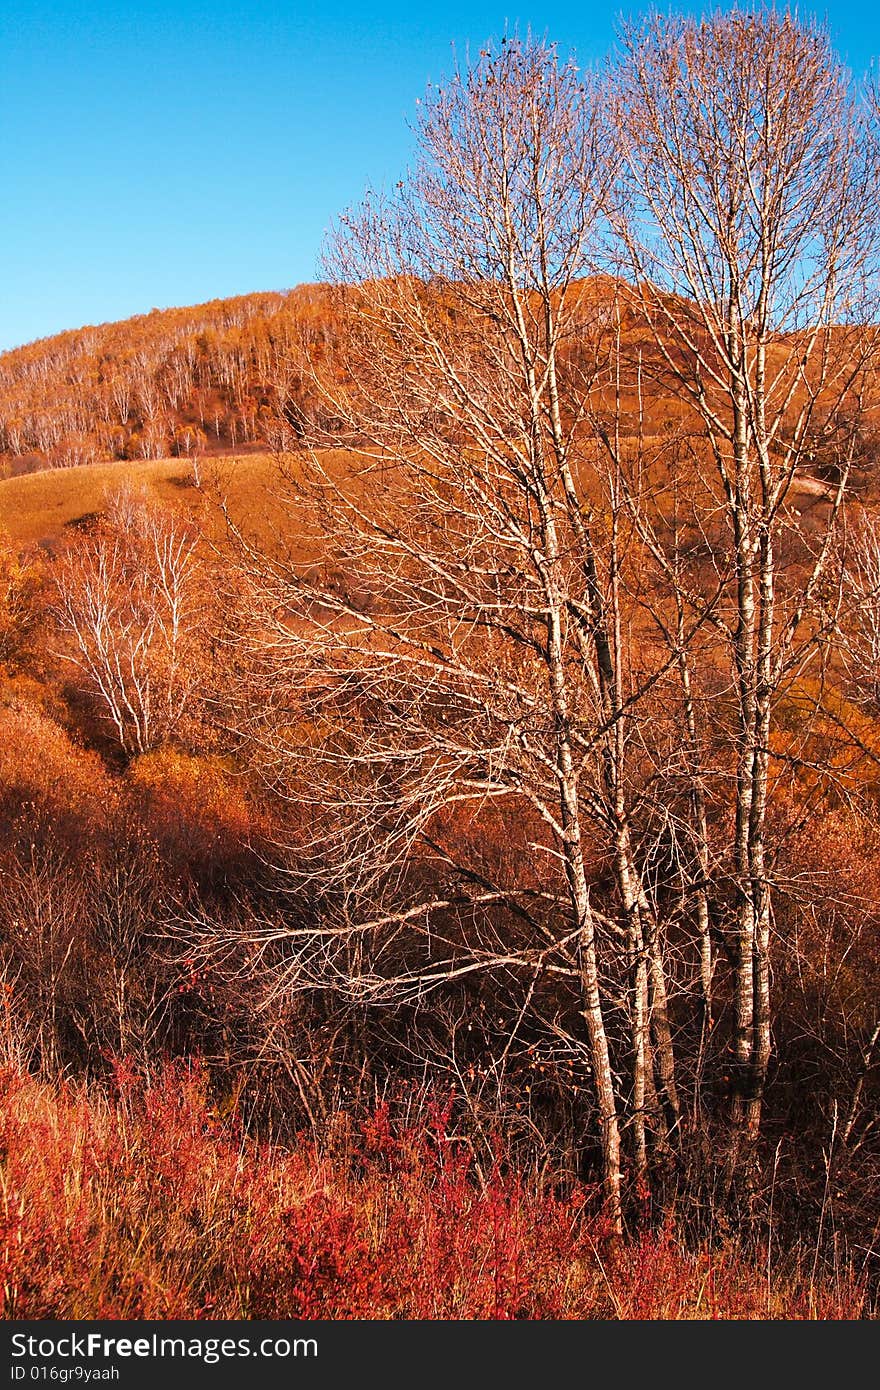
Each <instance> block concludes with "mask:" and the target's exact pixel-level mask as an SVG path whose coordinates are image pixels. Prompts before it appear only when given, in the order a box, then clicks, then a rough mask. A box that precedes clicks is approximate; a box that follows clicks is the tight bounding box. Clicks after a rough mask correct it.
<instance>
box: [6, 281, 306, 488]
mask: <svg viewBox="0 0 880 1390" xmlns="http://www.w3.org/2000/svg"><path fill="white" fill-rule="evenodd" d="M332 337H333V327H332V322H331V320H330V316H329V314H328V312H327V304H326V292H325V290H324V289H323V288H322V287H321V286H320V285H303V286H300V287H299V288H298V289H295V290H291V291H289V292H287V293H267V294H251V295H243V296H240V297H238V298H234V299H218V300H212V301H211V302H209V303H207V304H200V305H195V306H193V307H191V308H181V309H168V310H162V311H160V310H153V311H152V313H149V314H142V315H138V316H136V317H134V318H131V319H126V320H124V321H122V322H119V323H105V324H101V325H98V326H94V327H85V328H80V329H75V330H71V331H69V332H65V333H59V334H57V335H56V336H54V337H51V338H44V339H41V340H39V341H38V342H35V343H30V344H28V345H27V346H24V347H19V348H15V349H13V350H12V351H10V352H6V353H4V354H2V355H0V477H2V476H4V474H5V475H9V474H18V473H25V472H31V471H33V470H35V469H39V468H47V467H49V468H56V467H71V466H76V465H79V464H87V463H95V462H98V461H100V460H106V459H129V460H148V459H159V458H163V457H168V456H170V455H174V456H180V455H189V454H195V453H208V454H211V453H227V452H230V451H241V450H243V449H245V450H246V449H247V448H253V447H255V446H256V445H259V444H260V443H264V442H265V440H266V439H267V437H268V435H269V433H270V431H271V427H272V425H273V424H274V423H276V422H277V421H278V419H279V418H281V419H285V418H286V419H287V421H288V422H289V423H290V425H291V426H292V427H294V428H296V425H297V422H298V421H299V420H301V418H302V415H303V413H304V412H308V411H309V410H311V409H313V408H314V403H313V402H311V401H310V398H309V393H308V388H307V386H306V385H305V384H304V381H303V375H302V368H303V363H304V361H305V360H306V359H307V358H308V359H309V360H312V361H314V360H315V359H316V358H318V357H320V355H321V353H322V352H323V351H324V350H325V348H326V346H327V345H328V343H330V342H331V341H332Z"/></svg>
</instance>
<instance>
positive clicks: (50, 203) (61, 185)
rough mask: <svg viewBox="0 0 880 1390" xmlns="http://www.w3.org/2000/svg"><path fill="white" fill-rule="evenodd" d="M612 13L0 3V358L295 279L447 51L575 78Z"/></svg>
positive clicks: (524, 7) (871, 23)
mask: <svg viewBox="0 0 880 1390" xmlns="http://www.w3.org/2000/svg"><path fill="white" fill-rule="evenodd" d="M645 8H647V6H645V5H636V6H633V7H629V6H624V7H623V10H622V12H623V13H625V14H627V15H630V16H633V15H637V14H638V13H640V12H642V11H643V10H644V9H645ZM676 8H678V7H676ZM681 8H684V9H688V10H694V11H699V9H701V8H703V7H702V6H700V5H690V4H685V5H682V6H681ZM807 8H808V7H805V6H803V5H802V6H801V11H802V13H803V12H806V10H807ZM619 12H620V11H618V10H617V9H616V8H615V7H614V6H613V5H612V6H609V7H607V8H606V7H605V6H593V5H591V4H590V0H574V2H573V3H561V2H560V3H549V4H541V3H540V0H500V2H499V3H496V4H485V3H483V0H472V3H460V0H451V3H441V4H435V3H432V4H425V3H423V2H422V0H411V3H408V4H407V3H405V0H373V3H372V4H365V3H362V4H358V3H355V0H350V2H349V3H347V4H346V3H342V0H325V3H323V4H322V3H318V0H302V3H272V2H271V0H270V3H257V0H253V3H252V4H251V5H246V4H244V3H228V0H215V2H214V3H211V4H209V3H207V2H206V0H204V2H203V3H193V2H192V0H174V2H173V3H171V2H170V0H166V2H165V3H155V4H149V3H145V0H129V3H127V4H126V3H118V2H117V3H106V0H93V2H89V0H81V3H74V2H73V0H56V3H54V4H53V3H45V4H34V3H23V0H2V4H0V200H2V204H0V207H2V210H0V350H2V349H4V348H8V347H12V346H14V345H15V344H18V343H23V342H29V341H31V340H32V339H34V338H38V337H42V336H44V335H46V334H49V333H54V332H57V331H59V330H60V329H62V328H73V327H78V326H80V325H82V324H84V323H98V322H102V321H105V320H108V319H116V318H125V317H127V316H128V315H130V314H134V313H142V312H145V311H147V310H149V309H151V308H153V307H159V308H163V307H166V306H169V305H172V304H192V303H197V302H199V301H201V300H205V299H212V298H215V297H217V296H225V295H231V294H242V293H246V292H247V291H250V290H261V289H282V288H286V287H288V286H291V285H295V284H298V283H300V282H302V281H304V280H310V279H315V278H316V276H317V274H318V256H319V252H320V247H321V243H322V240H323V237H324V234H325V232H326V230H327V228H328V226H329V224H330V222H331V220H332V218H333V216H334V215H335V214H336V213H337V212H339V211H341V209H342V208H344V207H345V206H347V205H348V204H350V203H352V202H355V201H356V200H357V199H358V197H359V196H360V194H361V192H362V191H363V189H364V187H365V186H366V184H368V183H373V184H381V183H383V182H388V181H390V180H393V179H396V177H397V176H398V175H399V173H400V172H401V171H402V170H403V168H404V167H405V165H406V162H407V158H408V154H409V150H410V136H409V133H408V129H407V122H408V121H410V120H411V119H412V118H413V115H414V112H415V100H416V98H417V97H419V96H420V95H421V94H422V93H423V92H424V89H425V86H426V84H427V83H428V82H429V81H431V80H437V79H438V78H440V77H442V75H443V74H444V72H446V71H447V70H448V69H449V67H450V65H451V59H452V45H453V43H454V44H455V47H456V50H457V51H458V52H459V53H460V54H464V52H465V50H466V47H467V45H468V43H469V44H470V46H471V48H472V49H477V48H479V46H480V44H481V43H483V42H484V41H485V39H486V38H487V37H489V36H490V35H499V34H501V33H503V32H504V28H505V24H506V23H507V24H509V25H510V26H511V27H512V26H514V25H515V24H518V25H519V27H520V29H521V30H522V29H524V28H525V27H526V26H527V25H531V27H532V29H533V30H534V31H536V32H538V33H541V34H543V33H545V32H546V33H547V34H548V36H549V37H550V38H551V39H554V40H555V41H556V42H557V43H558V44H559V46H560V49H561V50H562V51H564V52H567V51H569V50H572V49H573V50H574V51H575V52H576V53H577V55H578V57H579V58H580V60H581V61H583V62H584V63H591V62H593V61H595V60H597V59H599V58H601V57H602V55H603V54H604V53H606V52H607V51H608V49H609V48H610V47H611V46H612V44H613V41H614V28H615V18H616V15H617V13H619ZM817 12H818V13H819V15H820V17H822V18H826V19H827V20H828V22H829V24H830V27H831V30H832V34H833V37H834V39H835V41H836V43H837V46H838V49H839V51H840V52H841V54H842V56H843V57H844V58H845V59H846V60H847V61H848V62H849V63H850V65H851V66H852V67H853V68H854V69H855V70H856V71H859V72H861V71H864V69H865V68H866V67H867V66H868V65H869V63H870V62H871V59H872V57H873V55H874V54H875V53H877V52H880V22H878V20H877V18H876V10H875V9H874V6H873V5H868V4H860V3H856V0H850V3H846V4H843V3H839V4H836V5H835V6H834V7H833V8H831V9H825V10H823V9H818V11H817Z"/></svg>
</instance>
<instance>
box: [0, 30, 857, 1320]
mask: <svg viewBox="0 0 880 1390" xmlns="http://www.w3.org/2000/svg"><path fill="white" fill-rule="evenodd" d="M420 110H421V112H422V114H421V117H420V125H419V130H418V152H417V156H416V160H415V163H414V165H413V168H412V169H411V170H410V172H409V173H408V174H407V175H406V177H405V178H404V179H402V180H401V182H400V183H399V184H398V185H397V187H396V188H395V189H393V190H391V191H390V192H388V193H377V192H371V193H369V194H368V195H367V196H366V198H365V200H364V202H363V204H362V205H361V206H359V207H357V208H355V209H352V210H350V211H349V212H347V213H346V214H344V215H343V216H342V217H341V218H340V220H339V224H338V227H337V228H336V231H335V233H334V237H333V239H332V242H331V244H330V246H329V248H328V251H327V256H326V262H325V266H324V273H325V278H324V280H323V281H322V283H321V285H320V286H311V287H303V288H301V289H300V290H294V291H291V292H290V293H289V294H286V295H258V296H248V297H246V298H244V299H240V300H231V301H217V302H216V303H214V304H210V305H203V306H199V307H198V308H195V309H181V310H173V311H167V312H166V313H162V314H159V313H155V314H152V315H148V316H145V317H142V318H138V319H133V320H130V321H128V322H127V323H123V324H117V325H105V326H103V327H101V328H94V329H82V330H78V331H77V332H75V333H70V334H64V335H60V336H59V337H58V338H53V339H48V340H45V341H44V342H42V343H36V344H33V345H30V346H29V347H26V348H21V349H17V350H16V351H15V352H12V353H7V354H5V355H4V356H3V357H0V448H2V449H3V451H4V460H5V467H6V471H7V473H8V474H9V475H10V476H9V477H8V478H7V479H6V481H5V482H4V481H0V522H2V526H3V528H4V529H3V531H2V533H0V711H2V720H0V827H2V844H0V878H2V883H3V893H2V896H0V967H2V985H0V988H2V996H0V1085H2V1087H3V1088H4V1095H5V1103H4V1109H3V1114H2V1117H0V1126H2V1154H3V1157H2V1171H3V1177H4V1188H3V1192H4V1198H3V1201H4V1206H3V1207H2V1208H0V1221H2V1223H3V1224H2V1254H0V1259H2V1261H3V1280H2V1282H0V1287H2V1289H3V1298H4V1299H5V1310H4V1311H5V1314H6V1316H12V1317H30V1318H33V1317H59V1316H60V1317H149V1318H156V1317H158V1318H168V1317H252V1318H253V1317H257V1318H283V1317H318V1318H339V1317H355V1318H364V1317H374V1318H376V1317H383V1318H385V1317H407V1318H416V1317H418V1318H424V1317H432V1318H437V1317H456V1318H461V1317H470V1318H473V1317H491V1318H509V1317H518V1318H563V1317H584V1318H586V1317H600V1318H612V1317H616V1318H644V1317H648V1318H676V1317H710V1318H711V1317H722V1318H735V1317H748V1318H769V1317H772V1318H795V1317H798V1318H801V1317H804V1318H810V1317H820V1318H853V1317H863V1316H874V1315H876V1312H877V1308H878V1288H880V1283H878V1262H880V1124H878V1121H880V1113H878V1100H880V1012H878V999H880V854H878V851H880V842H878V816H877V807H878V797H880V433H878V414H877V412H878V408H880V378H878V366H880V356H878V354H880V323H878V322H877V311H876V306H877V302H878V297H877V291H878V283H880V282H878V275H880V225H878V220H877V205H878V203H877V199H878V193H880V128H878V117H880V109H878V100H877V97H876V93H874V92H871V91H867V92H862V91H860V90H856V89H855V87H854V85H853V83H852V80H851V79H850V77H849V75H848V74H847V73H846V71H845V70H844V69H843V68H842V66H841V64H840V63H839V60H838V59H837V57H836V55H835V53H834V52H833V49H832V48H831V45H830V42H829V39H828V36H827V34H826V32H825V31H824V30H823V29H822V28H821V27H818V26H815V25H813V24H812V23H809V22H806V21H804V20H802V19H800V18H798V17H796V16H793V15H790V14H784V13H780V12H776V11H773V10H761V11H759V12H756V13H751V12H750V13H744V12H741V11H738V10H734V11H732V12H729V13H714V14H711V15H709V16H708V17H707V18H705V19H704V20H701V21H699V22H698V21H694V20H692V19H689V18H685V17H681V16H678V17H675V16H673V17H669V18H660V17H653V18H650V19H648V20H646V21H645V22H644V23H642V24H639V25H635V26H633V27H631V28H629V29H627V30H625V31H624V32H623V34H622V39H621V50H620V53H619V55H618V56H617V57H616V58H615V59H614V60H613V61H609V63H608V64H606V65H605V67H604V68H602V69H601V70H600V71H597V72H596V73H594V74H587V73H585V72H584V71H582V70H580V69H579V68H578V67H577V66H576V65H575V64H574V62H573V61H566V60H564V59H562V58H561V57H560V56H559V55H558V53H557V52H556V50H555V48H554V47H553V46H552V45H551V44H549V43H547V42H544V41H539V40H534V39H532V38H530V37H529V38H526V39H522V40H520V39H516V38H514V37H506V38H505V39H504V40H503V41H501V42H500V43H498V44H495V45H491V44H490V45H487V47H486V48H485V49H484V50H483V51H482V52H481V53H480V55H479V57H478V58H476V59H475V60H474V61H473V62H472V63H470V64H468V65H465V66H462V67H460V68H459V69H457V70H456V71H455V72H454V73H453V74H452V75H451V77H450V78H449V80H448V81H447V82H446V83H445V84H444V85H443V86H442V87H439V88H431V89H429V91H428V94H427V97H426V100H425V102H424V103H423V105H422V107H421V108H420ZM244 446H247V447H246V448H245V447H244ZM243 449H244V455H245V462H246V460H247V458H248V457H251V453H249V451H252V453H253V456H254V457H255V456H256V451H257V450H258V449H259V450H262V451H263V452H271V454H272V456H273V470H272V477H273V482H272V490H271V506H270V505H269V504H268V503H266V504H265V505H264V504H262V503H261V510H262V516H261V520H262V525H261V526H257V525H256V524H255V521H254V516H253V514H252V513H251V514H250V515H248V514H247V512H246V510H242V509H241V506H240V498H241V491H242V484H241V480H240V479H241V477H242V476H243V477H244V478H245V479H246V478H247V476H248V475H247V473H246V472H245V473H244V474H243V475H240V479H239V483H238V484H237V487H238V492H237V493H236V494H235V497H234V498H233V496H232V495H231V494H230V491H229V487H228V482H229V475H228V473H227V472H225V471H224V468H225V463H226V457H227V456H230V455H232V454H234V453H235V452H236V451H239V452H241V451H242V450H243ZM169 453H170V454H173V455H175V456H177V457H179V459H180V465H179V469H175V472H174V475H173V477H172V478H171V479H170V481H169V479H168V478H167V477H165V474H163V475H162V476H163V478H164V479H165V482H164V487H165V491H164V492H163V493H162V496H161V498H160V497H159V495H158V493H157V492H156V491H155V489H154V490H152V491H151V489H150V478H151V476H152V475H151V473H150V469H149V467H147V466H146V464H145V462H144V461H147V462H149V461H150V460H153V459H158V458H159V457H160V456H162V455H167V454H169ZM108 460H114V461H115V462H114V470H118V484H114V485H110V486H108V488H107V490H106V493H105V494H104V496H103V498H102V502H101V506H100V508H99V509H98V510H97V511H95V510H94V509H93V508H89V509H85V510H83V512H82V513H81V514H74V515H73V516H70V515H67V514H65V517H64V519H63V520H61V521H57V520H56V521H53V515H55V514H54V513H53V510H52V497H53V491H52V489H53V485H55V486H58V480H59V479H61V478H63V476H64V472H65V468H66V466H69V465H74V464H75V465H87V466H94V465H97V464H99V463H100V464H102V465H103V464H106V463H107V461H108ZM135 460H137V461H139V465H138V471H137V474H136V475H135V473H134V471H133V467H132V464H133V461H135ZM156 469H157V470H158V469H159V465H158V464H156ZM31 471H34V472H36V471H39V473H40V487H41V491H40V496H41V497H44V498H45V499H46V519H45V531H44V533H43V534H41V536H40V537H39V539H38V540H37V541H35V542H32V543H30V544H29V545H25V544H24V543H23V542H22V541H21V540H20V539H17V537H16V519H15V515H14V514H13V509H12V507H11V505H9V510H8V514H4V512H3V510H2V509H3V508H4V499H11V498H13V497H15V496H20V493H16V492H14V491H13V490H12V489H13V488H14V487H15V486H17V485H18V484H19V483H21V482H22V481H27V480H25V479H22V478H21V477H17V476H13V475H18V474H24V473H28V472H31ZM114 476H116V473H115V471H114ZM156 476H157V477H158V476H159V475H158V472H157V473H156ZM83 477H84V479H85V472H84V473H83ZM135 478H136V480H135ZM83 486H85V481H84V483H83ZM59 515H60V513H59ZM267 522H268V525H267Z"/></svg>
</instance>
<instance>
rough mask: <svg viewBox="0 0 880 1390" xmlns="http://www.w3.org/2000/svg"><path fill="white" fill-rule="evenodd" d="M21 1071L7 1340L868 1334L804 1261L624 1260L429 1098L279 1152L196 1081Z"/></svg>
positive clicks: (3, 1261)
mask: <svg viewBox="0 0 880 1390" xmlns="http://www.w3.org/2000/svg"><path fill="white" fill-rule="evenodd" d="M5 1006H6V1007H7V1008H8V1006H9V1001H8V1000H6V1001H5ZM3 1009H4V1001H0V1015H2V1012H3ZM0 1023H2V1019H0ZM2 1031H3V1030H2V1027H0V1033H2ZM7 1039H8V1035H7ZM13 1052H14V1050H13ZM13 1052H10V1050H8V1049H7V1052H6V1056H7V1065H6V1066H5V1067H4V1066H0V1094H2V1098H3V1105H2V1109H0V1141H2V1154H3V1158H2V1162H0V1301H2V1308H0V1314H2V1315H3V1316H5V1317H7V1318H132V1317H140V1318H192V1317H198V1318H289V1317H294V1318H332V1319H339V1318H371V1319H387V1318H401V1317H403V1318H458V1319H462V1318H467V1319H470V1318H501V1319H506V1318H545V1319H546V1318H552V1319H560V1318H578V1319H580V1318H587V1319H592V1318H603V1319H627V1320H629V1319H645V1318H647V1319H664V1320H669V1319H692V1318H696V1319H713V1318H747V1319H763V1318H776V1319H779V1318H783V1319H788V1318H822V1319H837V1318H853V1317H858V1316H860V1315H863V1314H864V1312H865V1307H864V1297H863V1292H862V1290H861V1289H860V1287H859V1286H858V1284H857V1283H856V1282H854V1281H853V1280H852V1279H851V1278H847V1277H844V1276H842V1275H841V1276H840V1277H838V1278H835V1279H834V1280H833V1281H832V1282H831V1283H827V1282H823V1283H821V1284H819V1283H816V1282H813V1281H811V1279H810V1277H809V1261H808V1260H805V1261H804V1262H803V1263H802V1264H801V1265H800V1266H798V1265H797V1263H794V1264H792V1263H791V1262H789V1265H788V1266H787V1267H786V1269H777V1268H772V1269H771V1268H770V1266H769V1264H765V1263H764V1262H762V1261H759V1260H756V1259H755V1258H751V1259H749V1258H745V1257H744V1255H743V1252H742V1251H741V1250H739V1249H737V1247H736V1246H735V1245H732V1244H731V1245H720V1246H716V1247H715V1248H709V1247H703V1248H700V1249H694V1250H687V1249H685V1248H683V1247H682V1246H681V1245H680V1244H679V1243H678V1241H677V1239H676V1236H675V1233H674V1232H673V1231H672V1230H671V1229H668V1230H664V1229H661V1230H660V1231H659V1232H658V1231H653V1232H649V1233H645V1234H643V1235H641V1236H640V1237H638V1238H634V1239H633V1240H631V1241H630V1242H629V1243H626V1244H623V1245H614V1246H612V1245H609V1244H608V1242H607V1241H606V1240H605V1239H604V1232H603V1226H602V1223H601V1220H600V1219H599V1218H598V1217H597V1216H595V1215H591V1214H590V1211H591V1206H592V1203H593V1201H594V1194H593V1193H592V1192H591V1191H590V1190H589V1189H583V1190H580V1189H575V1190H574V1191H569V1192H567V1193H564V1194H559V1193H555V1192H553V1191H548V1190H542V1188H541V1186H540V1185H539V1184H538V1183H536V1182H534V1181H526V1180H524V1179H523V1178H521V1177H518V1176H517V1175H516V1174H515V1173H511V1172H510V1171H509V1170H507V1169H506V1167H505V1165H503V1164H499V1166H498V1168H497V1170H496V1171H495V1172H490V1173H483V1174H480V1173H478V1172H477V1171H475V1169H474V1165H473V1164H472V1162H471V1159H470V1154H469V1150H468V1148H467V1147H466V1146H465V1145H463V1144H462V1143H461V1142H459V1141H457V1140H456V1139H455V1137H454V1135H451V1134H450V1133H448V1130H447V1126H448V1120H449V1111H448V1109H445V1108H444V1107H441V1106H439V1105H437V1104H436V1103H435V1104H432V1103H431V1102H430V1099H429V1098H428V1097H422V1102H421V1105H420V1106H419V1107H417V1108H416V1111H415V1112H414V1114H415V1115H416V1116H417V1118H414V1119H413V1120H412V1121H411V1122H410V1123H409V1124H407V1125H404V1126H403V1127H402V1128H399V1127H398V1128H396V1127H394V1126H393V1125H392V1124H391V1123H390V1121H389V1115H388V1111H387V1108H386V1107H385V1106H383V1105H380V1106H379V1107H378V1108H377V1110H376V1111H375V1113H374V1114H373V1116H372V1117H371V1118H370V1119H369V1120H367V1121H366V1123H364V1124H362V1125H360V1126H354V1125H352V1124H351V1123H350V1122H349V1123H348V1124H347V1126H345V1127H344V1132H345V1135H346V1137H345V1139H344V1141H343V1143H342V1146H341V1147H340V1144H339V1142H338V1141H337V1143H336V1145H335V1147H330V1148H329V1149H328V1147H327V1146H326V1145H323V1146H319V1145H317V1144H316V1143H315V1142H314V1140H312V1139H303V1140H302V1142H300V1143H298V1144H295V1145H294V1146H293V1147H288V1148H284V1149H282V1148H279V1147H276V1146H271V1145H268V1144H260V1143H257V1142H256V1141H254V1140H252V1139H248V1138H247V1137H246V1135H244V1134H243V1132H242V1129H241V1125H240V1123H239V1121H238V1119H237V1117H236V1116H235V1114H234V1113H231V1114H230V1113H227V1114H226V1115H225V1117H224V1118H222V1119H221V1118H220V1115H219V1114H218V1110H217V1109H216V1108H215V1107H214V1106H213V1105H212V1103H211V1101H210V1099H209V1094H208V1089H207V1085H206V1078H205V1075H204V1074H203V1073H202V1072H201V1071H200V1070H199V1069H198V1068H195V1067H183V1066H174V1067H169V1068H168V1069H166V1071H165V1072H164V1074H162V1075H161V1076H157V1077H155V1078H154V1079H153V1080H152V1081H149V1082H146V1083H145V1082H144V1081H143V1079H141V1078H139V1077H137V1076H136V1075H135V1074H134V1073H133V1072H132V1071H131V1069H130V1068H128V1067H127V1066H126V1065H124V1064H122V1065H120V1066H118V1067H117V1070H116V1081H115V1095H110V1096H107V1095H104V1094H102V1093H100V1092H98V1091H96V1090H95V1089H94V1088H93V1089H92V1090H91V1091H90V1090H87V1089H86V1088H85V1087H82V1086H73V1085H62V1086H59V1087H55V1088H50V1087H49V1086H46V1085H43V1084H40V1083H38V1082H36V1081H35V1080H33V1079H31V1078H29V1077H28V1076H27V1075H26V1073H25V1072H24V1071H23V1069H22V1067H21V1065H20V1062H17V1061H16V1059H15V1056H14V1055H13ZM226 1108H227V1107H225V1106H224V1105H223V1103H222V1102H221V1106H220V1109H221V1110H222V1109H226ZM340 1118H342V1117H340ZM337 1128H338V1127H337Z"/></svg>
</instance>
